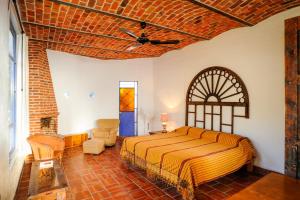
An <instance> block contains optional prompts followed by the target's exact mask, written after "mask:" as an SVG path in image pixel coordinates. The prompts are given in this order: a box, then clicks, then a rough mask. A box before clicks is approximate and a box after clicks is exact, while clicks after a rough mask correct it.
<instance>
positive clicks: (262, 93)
mask: <svg viewBox="0 0 300 200" xmlns="http://www.w3.org/2000/svg"><path fill="white" fill-rule="evenodd" d="M298 15H300V7H298V8H294V9H291V10H289V11H286V12H283V13H280V14H277V15H275V16H273V17H271V18H269V19H267V20H265V21H263V22H261V23H259V24H257V25H255V26H253V27H246V28H238V29H234V30H231V31H228V32H226V33H223V34H221V35H219V36H218V37H216V38H214V39H212V40H210V41H205V42H199V43H196V44H194V45H191V46H188V47H186V48H184V49H182V50H179V51H173V52H170V53H167V54H166V55H163V56H162V57H160V58H157V59H155V60H154V91H155V92H154V95H155V96H154V97H155V98H154V99H155V100H154V105H155V106H154V108H155V126H154V127H155V128H156V129H159V128H160V127H161V125H160V123H159V121H158V119H159V114H160V113H162V112H169V113H170V118H171V119H170V120H171V122H170V123H169V128H175V127H177V126H182V125H184V116H185V94H186V90H187V88H188V85H189V83H190V81H191V80H192V78H193V77H194V76H195V75H196V74H197V73H198V72H199V71H201V70H202V69H204V68H206V67H210V66H223V67H227V68H230V69H232V70H233V71H235V72H236V73H237V74H238V75H240V77H241V78H242V79H243V80H244V82H245V84H246V87H247V88H248V92H249V96H250V119H238V121H236V123H235V125H236V127H235V130H236V131H235V132H236V133H238V134H241V135H244V136H247V137H249V138H250V139H251V141H252V142H253V143H254V145H255V148H256V149H257V152H258V158H257V160H256V165H258V166H261V167H263V168H266V169H270V170H274V171H278V172H281V173H283V172H284V106H285V105H284V19H287V18H291V17H294V16H298Z"/></svg>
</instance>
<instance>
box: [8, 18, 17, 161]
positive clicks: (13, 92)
mask: <svg viewBox="0 0 300 200" xmlns="http://www.w3.org/2000/svg"><path fill="white" fill-rule="evenodd" d="M16 46H17V34H16V31H15V28H14V26H13V25H12V23H11V24H10V29H9V73H10V109H9V141H10V143H9V161H11V160H12V155H13V153H14V150H15V148H16V126H17V123H16V111H17V108H16V100H17V52H16V49H17V48H16Z"/></svg>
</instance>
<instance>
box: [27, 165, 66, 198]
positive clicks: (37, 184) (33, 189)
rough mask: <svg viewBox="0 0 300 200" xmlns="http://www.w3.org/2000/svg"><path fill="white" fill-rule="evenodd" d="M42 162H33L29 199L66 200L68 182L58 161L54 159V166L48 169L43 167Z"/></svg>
mask: <svg viewBox="0 0 300 200" xmlns="http://www.w3.org/2000/svg"><path fill="white" fill-rule="evenodd" d="M40 163H41V162H40V161H35V162H33V163H32V166H31V173H30V180H29V189H28V196H29V198H28V199H30V200H40V199H57V200H65V199H66V189H67V187H68V184H67V181H66V178H65V175H64V172H63V169H62V168H61V166H60V164H59V163H58V161H57V160H53V167H51V168H46V169H41V168H40Z"/></svg>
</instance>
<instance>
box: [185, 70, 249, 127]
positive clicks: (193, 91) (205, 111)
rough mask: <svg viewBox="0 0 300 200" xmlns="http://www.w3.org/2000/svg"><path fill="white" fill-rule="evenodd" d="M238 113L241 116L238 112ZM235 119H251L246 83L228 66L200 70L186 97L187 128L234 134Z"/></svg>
mask: <svg viewBox="0 0 300 200" xmlns="http://www.w3.org/2000/svg"><path fill="white" fill-rule="evenodd" d="M238 112H239V113H238ZM236 117H242V118H249V95H248V91H247V88H246V86H245V84H244V82H243V80H242V79H241V78H240V77H239V76H238V75H237V74H236V73H235V72H233V71H231V70H230V69H227V68H225V67H218V66H214V67H209V68H206V69H204V70H202V71H200V72H199V73H198V74H197V75H196V76H195V77H194V78H193V80H192V82H191V83H190V85H189V87H188V90H187V94H186V113H185V125H186V126H193V127H201V128H205V129H210V130H215V131H226V130H224V129H226V127H227V128H229V130H228V129H227V131H226V132H230V133H233V132H234V119H235V118H236Z"/></svg>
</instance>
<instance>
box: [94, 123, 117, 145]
mask: <svg viewBox="0 0 300 200" xmlns="http://www.w3.org/2000/svg"><path fill="white" fill-rule="evenodd" d="M96 123H97V126H98V127H97V128H94V129H93V130H92V135H93V138H96V139H97V138H98V139H102V140H104V144H105V146H113V145H115V144H116V140H117V132H118V128H119V124H120V120H118V119H99V120H97V122H96Z"/></svg>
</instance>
